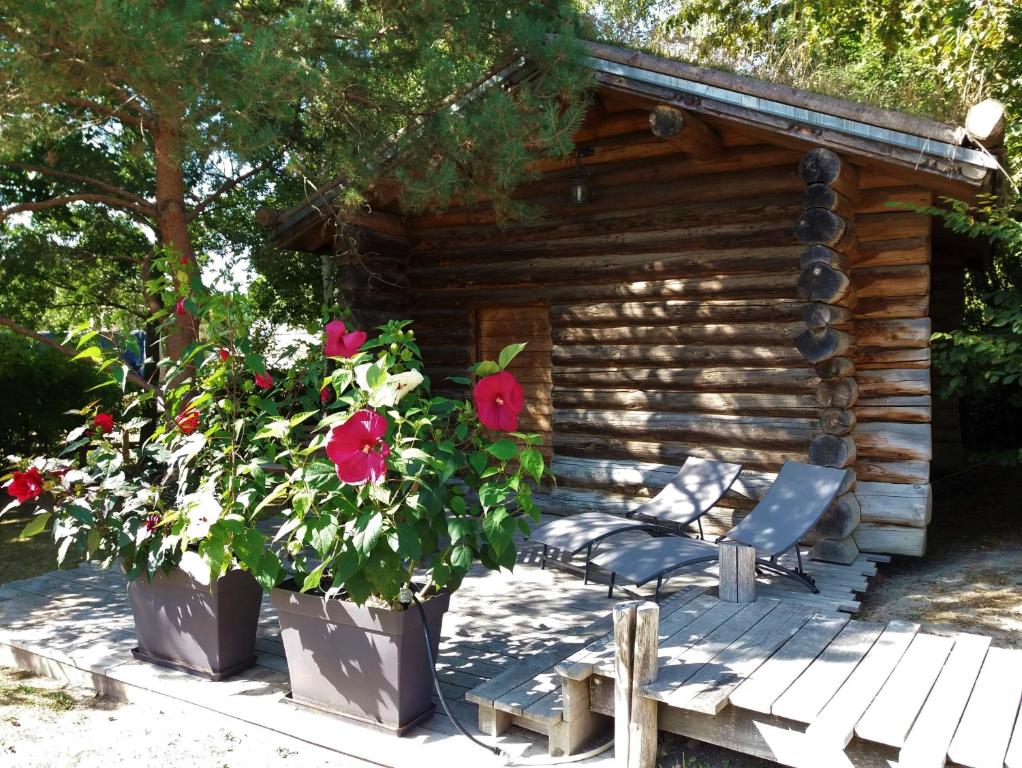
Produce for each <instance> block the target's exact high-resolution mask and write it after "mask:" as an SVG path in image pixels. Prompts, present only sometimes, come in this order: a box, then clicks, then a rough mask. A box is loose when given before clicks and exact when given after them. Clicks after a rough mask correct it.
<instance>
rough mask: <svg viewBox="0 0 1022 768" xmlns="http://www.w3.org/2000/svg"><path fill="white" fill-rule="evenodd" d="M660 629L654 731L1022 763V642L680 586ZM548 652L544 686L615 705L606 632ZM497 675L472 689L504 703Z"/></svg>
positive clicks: (887, 762) (765, 751)
mask: <svg viewBox="0 0 1022 768" xmlns="http://www.w3.org/2000/svg"><path fill="white" fill-rule="evenodd" d="M658 640H659V648H658V652H657V665H658V671H657V676H656V678H655V679H654V680H653V681H652V682H650V683H648V684H646V685H645V686H643V687H642V688H641V693H642V696H644V697H645V698H647V699H651V700H654V701H657V702H658V703H659V726H660V728H661V729H665V730H673V731H676V732H677V733H680V734H682V735H684V736H688V737H691V738H695V739H700V740H703V741H709V742H713V743H717V744H720V745H721V746H725V747H728V748H731V749H736V750H739V751H744V752H747V753H749V754H754V755H757V756H760V757H765V758H768V759H772V760H776V761H777V762H780V763H783V764H785V765H792V766H797V767H798V768H810V767H811V766H823V765H827V766H830V765H835V766H838V765H840V766H862V767H864V768H877V767H879V766H891V765H895V764H896V765H898V766H900V768H917V767H918V768H923V767H925V766H943V765H946V764H950V765H955V766H968V767H969V768H1002V767H1003V766H1007V768H1018V767H1019V766H1022V762H1020V760H1022V714H1020V704H1022V651H1017V650H1007V649H1002V648H991V647H990V640H989V638H984V637H979V636H976V635H967V634H956V635H951V636H945V635H936V634H931V633H927V632H921V631H920V627H919V626H918V625H916V624H912V623H909V622H904V621H891V622H889V623H888V624H886V625H882V624H871V623H866V622H861V621H856V620H854V619H849V618H848V617H847V616H846V615H841V614H833V613H831V614H821V613H818V612H816V611H814V610H813V609H812V607H809V606H806V605H804V604H801V603H797V602H787V603H786V602H782V601H779V600H776V599H774V598H760V599H758V600H756V601H755V602H753V603H748V604H744V605H739V604H735V603H724V602H720V601H718V600H717V599H716V597H714V596H712V595H711V594H708V593H702V594H698V595H695V594H694V591H693V590H687V591H685V592H683V593H681V594H679V595H676V596H675V597H674V598H673V599H672V600H668V601H667V602H666V603H665V604H664V605H663V606H662V608H661V619H660V627H659V636H658ZM549 663H550V657H549V656H548V657H546V658H544V660H543V667H544V670H543V677H542V680H543V686H544V690H546V691H550V690H551V687H552V686H553V685H554V679H553V673H556V674H557V675H558V676H559V677H560V682H561V685H562V686H563V688H564V690H565V691H568V690H578V687H579V686H580V685H582V684H585V683H588V691H587V693H586V697H587V699H588V701H589V706H590V708H591V710H592V711H593V712H595V713H597V714H601V715H604V716H613V714H614V706H615V705H614V675H615V669H614V666H615V656H614V638H613V637H611V636H609V635H608V636H605V637H601V638H598V639H597V640H596V641H594V642H592V643H590V644H589V645H588V646H586V647H584V648H581V649H579V650H576V651H574V652H573V653H571V654H570V655H568V656H567V657H565V658H564V659H563V660H562V661H561V662H560V663H559V664H556V665H554V666H553V668H552V669H551V668H550V667H549V666H548V664H549ZM520 685H521V684H520ZM507 687H508V686H507V685H506V684H504V683H503V681H502V679H501V677H497V678H494V679H493V680H491V681H490V683H489V685H488V688H487V690H488V693H489V695H488V697H487V698H486V699H485V700H482V699H480V698H479V697H477V696H475V695H474V693H470V694H469V699H470V700H472V701H476V702H478V703H480V705H481V710H480V711H481V712H482V711H483V710H484V709H486V708H488V707H492V708H494V709H495V710H497V711H499V710H507V711H511V710H510V709H509V700H508V699H507V698H506V694H504V693H500V692H499V691H500V689H501V688H505V689H506V688H507ZM524 687H528V684H527V683H526V684H525V685H524ZM546 695H548V696H554V695H555V694H553V693H547V694H546ZM576 695H577V694H576Z"/></svg>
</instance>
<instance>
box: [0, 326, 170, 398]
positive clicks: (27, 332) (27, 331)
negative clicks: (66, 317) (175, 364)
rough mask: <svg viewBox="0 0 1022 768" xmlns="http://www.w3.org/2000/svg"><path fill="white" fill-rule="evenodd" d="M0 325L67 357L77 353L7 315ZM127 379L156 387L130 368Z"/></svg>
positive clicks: (146, 387)
mask: <svg viewBox="0 0 1022 768" xmlns="http://www.w3.org/2000/svg"><path fill="white" fill-rule="evenodd" d="M0 325H2V326H4V327H5V328H9V329H10V330H12V331H14V332H15V333H16V334H18V335H19V336H25V337H26V338H29V339H34V340H36V341H38V342H39V343H40V344H45V345H46V346H48V347H52V348H53V349H55V350H57V351H58V352H61V353H62V354H65V355H67V356H68V357H74V356H75V355H77V354H78V350H75V349H71V348H70V347H65V346H64V345H63V344H61V343H60V342H57V341H54V340H53V339H51V338H50V337H49V336H44V335H43V334H41V333H39V332H38V331H33V330H32V329H31V328H26V327H25V326H23V325H22V324H21V323H16V322H15V321H14V320H11V319H10V318H9V317H4V316H3V315H0ZM128 380H129V381H132V382H134V383H135V384H137V385H138V386H140V387H142V388H143V389H148V390H151V391H154V392H155V391H156V387H154V386H153V385H152V384H150V383H149V382H148V381H146V380H145V379H143V378H142V377H141V376H139V375H138V374H137V373H135V372H134V371H132V370H131V369H130V368H129V369H128Z"/></svg>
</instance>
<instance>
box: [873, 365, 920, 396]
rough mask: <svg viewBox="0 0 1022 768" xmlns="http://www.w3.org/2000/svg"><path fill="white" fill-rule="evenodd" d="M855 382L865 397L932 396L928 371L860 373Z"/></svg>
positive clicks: (909, 370) (895, 370)
mask: <svg viewBox="0 0 1022 768" xmlns="http://www.w3.org/2000/svg"><path fill="white" fill-rule="evenodd" d="M855 380H856V381H857V382H858V383H859V394H860V395H862V396H863V397H886V396H891V395H928V394H930V372H929V370H927V369H900V368H895V369H890V370H867V371H858V372H856V375H855Z"/></svg>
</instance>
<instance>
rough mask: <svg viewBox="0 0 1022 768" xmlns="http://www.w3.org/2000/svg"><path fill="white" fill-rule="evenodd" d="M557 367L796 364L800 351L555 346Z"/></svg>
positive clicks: (691, 346)
mask: <svg viewBox="0 0 1022 768" xmlns="http://www.w3.org/2000/svg"><path fill="white" fill-rule="evenodd" d="M552 359H553V362H554V365H568V366H585V365H592V366H596V367H602V366H606V365H641V366H653V365H658V364H665V365H673V366H676V367H679V368H688V367H695V366H698V365H710V366H726V365H738V366H742V367H745V368H752V367H756V366H768V367H772V368H776V367H777V366H779V365H785V364H790V365H797V364H798V363H799V362H800V361H801V358H800V356H799V353H798V351H797V350H795V349H794V348H792V347H784V346H773V347H767V346H759V345H749V344H732V345H727V346H707V345H700V344H604V345H593V346H585V345H581V344H570V345H566V346H561V345H557V346H554V348H553V352H552Z"/></svg>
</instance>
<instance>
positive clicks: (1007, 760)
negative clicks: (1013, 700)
mask: <svg viewBox="0 0 1022 768" xmlns="http://www.w3.org/2000/svg"><path fill="white" fill-rule="evenodd" d="M1004 768H1022V710H1020V711H1019V713H1018V717H1017V718H1016V720H1015V732H1014V733H1013V734H1012V737H1011V743H1010V744H1009V745H1008V754H1006V755H1005V756H1004Z"/></svg>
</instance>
